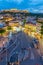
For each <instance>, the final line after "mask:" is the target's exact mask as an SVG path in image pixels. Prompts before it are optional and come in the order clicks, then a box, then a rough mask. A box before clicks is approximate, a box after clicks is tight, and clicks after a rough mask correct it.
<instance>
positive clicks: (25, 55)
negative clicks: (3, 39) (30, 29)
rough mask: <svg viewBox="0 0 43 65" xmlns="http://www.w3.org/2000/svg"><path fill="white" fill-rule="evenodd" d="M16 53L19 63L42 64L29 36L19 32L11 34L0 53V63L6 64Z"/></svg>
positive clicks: (26, 64) (24, 64) (28, 64)
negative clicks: (7, 43)
mask: <svg viewBox="0 0 43 65" xmlns="http://www.w3.org/2000/svg"><path fill="white" fill-rule="evenodd" d="M15 53H17V54H18V61H19V62H20V65H42V61H41V58H40V55H39V53H38V51H37V49H36V48H35V47H34V43H33V41H32V38H31V37H30V36H27V35H26V34H25V33H24V32H19V33H17V34H16V36H15V35H13V36H12V38H11V40H10V41H9V45H8V46H7V48H6V49H4V50H3V51H2V52H1V53H0V65H7V62H10V59H11V57H12V56H14V54H15Z"/></svg>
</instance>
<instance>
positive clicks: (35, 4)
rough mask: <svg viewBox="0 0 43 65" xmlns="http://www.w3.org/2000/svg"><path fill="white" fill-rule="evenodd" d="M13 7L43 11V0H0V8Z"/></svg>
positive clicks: (37, 11) (36, 11)
mask: <svg viewBox="0 0 43 65" xmlns="http://www.w3.org/2000/svg"><path fill="white" fill-rule="evenodd" d="M11 8H17V9H20V10H24V9H25V10H28V11H30V12H33V13H34V12H35V13H43V0H0V10H3V9H11Z"/></svg>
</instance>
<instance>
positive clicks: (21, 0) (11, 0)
mask: <svg viewBox="0 0 43 65" xmlns="http://www.w3.org/2000/svg"><path fill="white" fill-rule="evenodd" d="M6 1H7V2H15V3H17V4H20V3H21V2H23V0H6Z"/></svg>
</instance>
